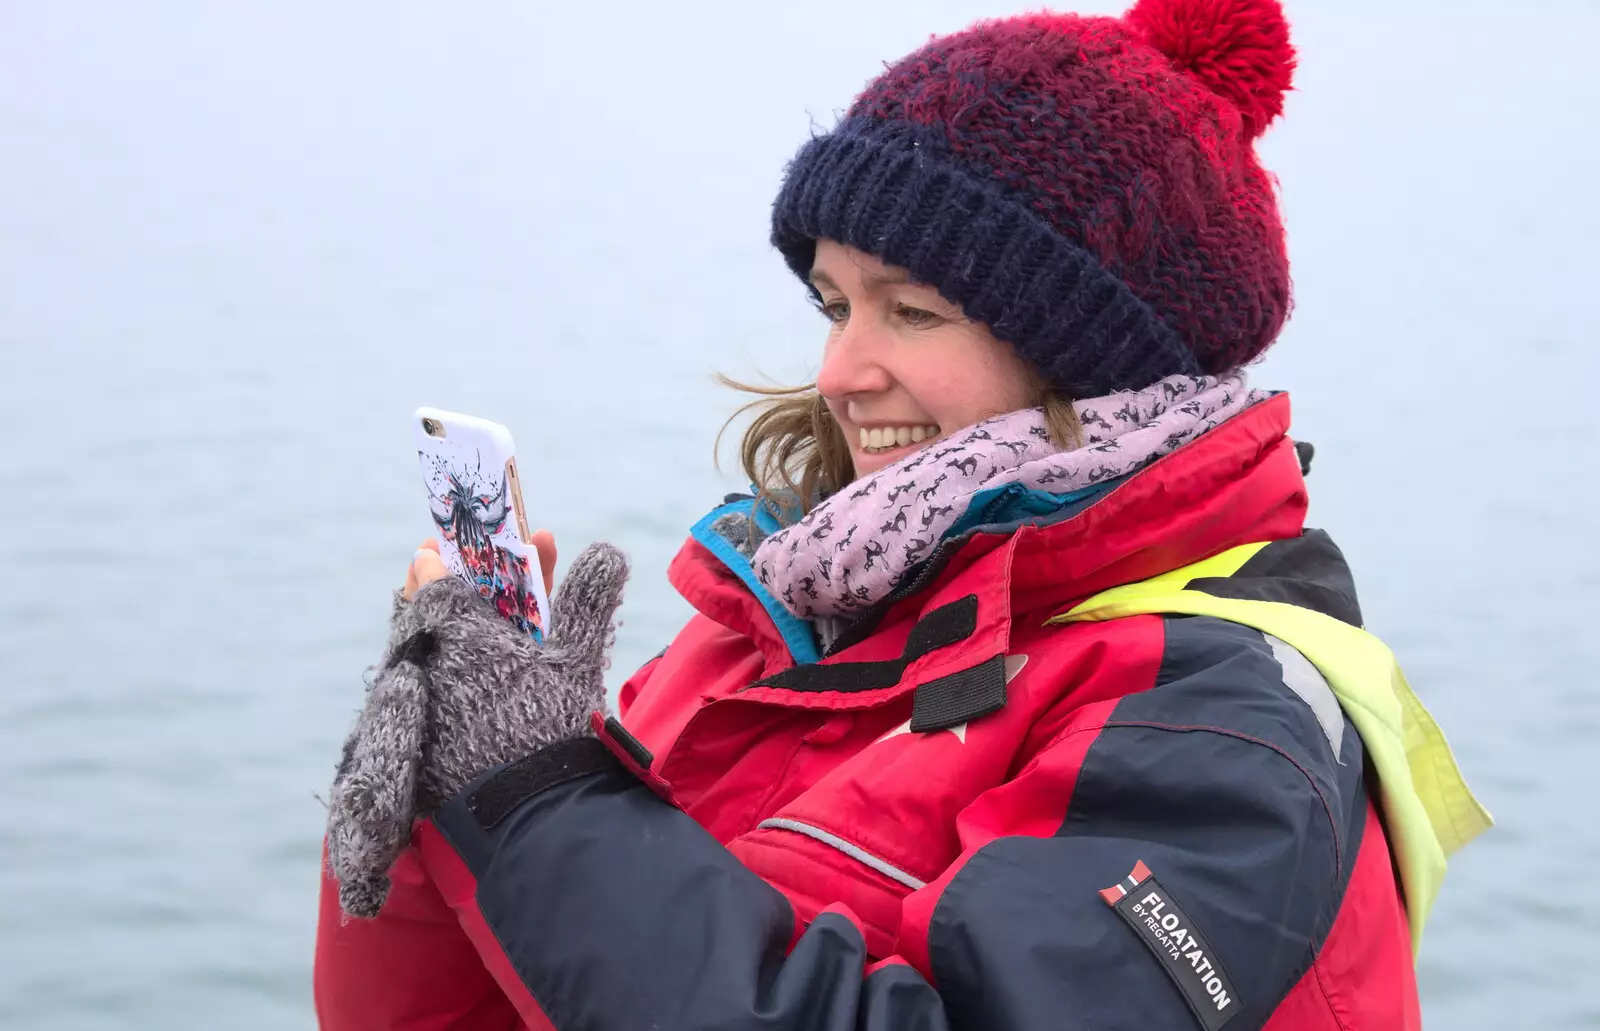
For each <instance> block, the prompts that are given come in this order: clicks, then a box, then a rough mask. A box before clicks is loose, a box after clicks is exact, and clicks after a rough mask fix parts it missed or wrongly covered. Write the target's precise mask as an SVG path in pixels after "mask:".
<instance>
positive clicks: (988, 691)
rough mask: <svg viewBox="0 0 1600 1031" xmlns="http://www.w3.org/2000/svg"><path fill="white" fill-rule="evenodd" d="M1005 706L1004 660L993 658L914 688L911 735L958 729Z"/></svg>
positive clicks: (1002, 658) (1003, 657)
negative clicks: (915, 691) (951, 728)
mask: <svg viewBox="0 0 1600 1031" xmlns="http://www.w3.org/2000/svg"><path fill="white" fill-rule="evenodd" d="M1005 704H1006V658H1005V656H1004V655H996V656H995V657H994V658H992V659H987V660H985V661H983V662H980V663H978V664H977V665H976V666H973V667H971V668H969V669H964V670H961V671H959V672H956V673H951V674H950V675H949V676H945V677H940V678H939V679H938V680H930V681H928V682H927V683H926V684H918V685H917V693H916V694H915V695H913V696H912V702H911V732H912V733H914V734H925V733H927V732H928V731H930V730H945V729H948V728H950V727H959V726H960V725H961V724H963V723H966V722H968V721H970V720H975V719H978V718H979V717H981V716H987V715H989V714H990V713H991V712H998V711H1000V709H1002V708H1004V707H1005Z"/></svg>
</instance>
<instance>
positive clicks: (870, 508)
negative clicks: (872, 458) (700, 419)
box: [753, 373, 1268, 619]
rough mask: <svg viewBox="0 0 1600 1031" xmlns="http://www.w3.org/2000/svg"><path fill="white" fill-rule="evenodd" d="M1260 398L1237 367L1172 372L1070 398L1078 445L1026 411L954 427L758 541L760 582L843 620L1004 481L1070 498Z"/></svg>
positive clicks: (1038, 412)
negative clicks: (1197, 373)
mask: <svg viewBox="0 0 1600 1031" xmlns="http://www.w3.org/2000/svg"><path fill="white" fill-rule="evenodd" d="M1267 396H1268V395H1267V394H1266V393H1265V392H1262V391H1255V390H1251V389H1249V388H1248V387H1247V385H1246V383H1245V377H1244V374H1243V373H1234V374H1233V375H1230V376H1228V377H1225V378H1223V379H1221V380H1218V379H1213V378H1211V377H1192V376H1170V377H1168V378H1167V379H1164V380H1161V381H1160V382H1159V383H1156V384H1155V385H1153V386H1151V387H1147V388H1146V389H1144V390H1139V391H1126V392H1123V393H1118V394H1111V395H1108V396H1106V397H1101V398H1095V399H1092V400H1089V401H1079V402H1077V404H1076V405H1075V407H1076V409H1077V412H1078V419H1079V421H1080V422H1081V423H1082V424H1083V429H1084V437H1085V444H1084V446H1083V447H1081V448H1078V449H1076V450H1072V451H1059V450H1057V449H1056V448H1055V447H1054V446H1052V445H1051V443H1050V440H1049V434H1048V432H1047V431H1046V429H1045V421H1044V412H1043V410H1042V409H1039V408H1028V409H1023V410H1021V411H1016V412H1010V413H1008V414H1006V415H1001V416H997V417H996V418H993V419H989V420H987V421H985V422H980V423H978V424H977V425H975V426H972V427H969V428H968V429H966V430H960V431H957V432H956V433H955V434H952V435H951V436H950V437H947V438H945V439H943V440H939V441H937V442H935V443H933V444H931V445H929V446H927V447H924V448H923V449H922V450H921V451H918V452H916V453H915V454H912V455H908V456H907V457H906V458H904V459H902V460H900V461H899V462H896V463H895V464H894V465H890V466H885V467H884V468H882V469H880V470H878V471H877V472H875V473H873V474H872V475H870V476H866V477H863V478H861V479H858V480H856V481H855V482H854V483H852V484H850V485H849V486H848V487H846V488H845V489H843V490H841V491H839V493H837V494H835V495H833V496H832V497H831V498H828V499H827V500H826V501H824V502H822V504H820V505H818V506H817V507H816V508H814V509H812V510H811V511H810V512H809V513H807V514H806V516H805V517H804V518H803V519H801V520H800V521H799V522H797V523H794V524H793V525H791V526H788V527H786V528H784V529H782V530H780V531H778V532H777V533H774V534H773V535H772V536H770V537H768V538H767V539H766V540H764V541H762V542H761V544H760V546H759V547H757V548H756V550H755V555H754V561H753V565H754V567H755V571H756V576H757V577H758V578H759V579H760V581H761V583H762V585H763V586H765V587H766V588H767V590H768V591H770V592H772V594H773V595H775V596H776V597H777V598H778V599H779V600H780V601H781V602H782V603H783V606H784V607H785V608H786V609H788V610H789V611H790V612H792V613H794V614H795V615H796V616H799V617H800V618H802V619H825V618H830V617H840V616H849V615H851V614H854V613H857V612H859V611H861V610H863V609H866V608H868V607H870V606H872V605H873V604H875V603H877V602H879V601H881V600H883V599H884V598H886V597H888V595H889V594H890V593H891V592H893V590H894V588H895V586H896V585H897V584H898V583H900V581H901V579H902V578H903V577H904V576H905V574H906V573H907V571H908V570H910V569H912V568H913V567H915V566H916V565H917V564H918V563H920V562H922V561H923V560H924V559H926V558H927V557H928V556H929V555H930V554H931V553H932V551H933V548H934V545H935V544H937V543H938V542H939V541H940V540H941V539H942V538H943V537H944V536H945V534H946V533H948V532H949V531H950V530H951V529H952V528H954V527H955V526H956V524H957V523H958V522H959V521H960V520H961V518H962V517H963V516H964V515H966V513H967V509H968V506H969V503H970V502H971V501H972V499H973V497H974V496H975V495H976V494H978V493H979V492H980V491H987V490H992V489H995V488H999V487H1004V486H1007V485H1009V484H1013V483H1016V484H1021V485H1022V486H1023V487H1027V488H1030V489H1038V490H1043V491H1047V492H1049V493H1051V494H1069V493H1072V492H1075V491H1080V490H1083V489H1085V488H1090V487H1094V486H1096V485H1099V484H1104V483H1106V482H1107V481H1111V480H1115V479H1118V478H1119V477H1123V476H1127V475H1128V474H1129V473H1132V472H1134V471H1136V470H1138V469H1141V468H1143V467H1144V466H1146V465H1149V464H1150V463H1151V462H1153V461H1155V460H1156V459H1157V458H1160V457H1161V456H1162V455H1166V454H1169V453H1171V452H1172V451H1175V450H1177V449H1178V448H1180V447H1182V446H1183V445H1184V444H1187V443H1188V442H1189V441H1191V440H1193V439H1194V438H1196V437H1198V436H1200V434H1202V433H1204V432H1206V431H1207V430H1209V429H1211V428H1213V427H1215V426H1217V425H1219V424H1220V423H1222V422H1223V421H1224V420H1226V419H1228V418H1231V417H1232V416H1234V415H1237V414H1238V413H1239V412H1241V411H1243V410H1244V409H1246V408H1248V407H1249V406H1250V405H1252V404H1255V403H1256V402H1257V401H1260V400H1263V399H1264V398H1266V397H1267Z"/></svg>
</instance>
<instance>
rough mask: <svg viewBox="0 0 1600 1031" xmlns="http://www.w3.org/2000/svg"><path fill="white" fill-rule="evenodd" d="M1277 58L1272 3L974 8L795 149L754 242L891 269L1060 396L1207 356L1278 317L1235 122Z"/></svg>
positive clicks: (1204, 361) (794, 255)
mask: <svg viewBox="0 0 1600 1031" xmlns="http://www.w3.org/2000/svg"><path fill="white" fill-rule="evenodd" d="M1293 71H1294V51H1293V49H1292V48H1291V47H1290V45H1289V29H1288V25H1287V24H1286V22H1285V20H1284V16H1283V9H1282V8H1281V7H1280V6H1279V3H1278V2H1277V0H1139V2H1138V3H1137V4H1135V6H1134V7H1133V9H1132V10H1130V11H1128V12H1127V14H1125V15H1124V16H1122V17H1121V18H1107V17H1085V16H1078V15H1072V14H1030V15H1024V16H1020V17H1016V18H1009V19H1004V20H999V21H988V22H981V23H979V24H977V25H974V26H973V27H971V28H969V29H966V30H965V31H962V32H958V33H955V34H954V35H950V36H945V37H942V38H935V39H933V40H931V41H930V42H929V43H928V44H927V45H926V46H924V47H923V48H922V49H920V50H918V51H916V52H915V53H913V54H911V55H910V56H908V57H906V58H904V59H903V60H901V61H900V62H898V63H896V64H894V65H891V66H889V68H888V69H887V70H886V71H885V72H884V73H883V74H882V75H880V76H879V77H878V78H877V79H875V80H874V81H873V82H872V83H870V84H869V85H868V86H867V88H866V90H865V92H863V93H862V94H861V96H859V97H858V98H857V99H856V101H855V103H854V104H853V105H852V106H851V108H850V110H849V111H848V112H847V114H846V115H845V117H844V118H843V119H842V120H841V121H840V123H839V124H838V125H837V126H836V127H835V128H834V129H833V131H831V132H829V133H827V134H825V135H821V136H817V137H815V138H813V139H812V140H810V141H809V142H808V143H806V145H805V146H804V147H802V148H801V150H800V152H799V154H798V155H797V156H796V157H795V159H794V161H793V162H792V163H791V164H790V166H789V169H788V172H787V174H786V176H785V179H784V184H783V188H782V190H781V191H780V193H779V195H778V199H777V201H776V202H775V203H774V205H773V219H772V240H773V243H774V244H775V245H776V246H777V248H778V249H779V251H781V252H782V254H783V256H784V259H785V260H786V261H787V262H788V264H789V267H790V268H791V269H793V270H794V271H795V272H796V273H797V274H798V275H799V276H800V277H801V278H802V279H808V277H809V276H810V273H811V263H812V260H813V258H814V256H815V251H816V241H817V240H819V239H830V240H836V241H838V242H840V243H843V244H847V245H849V246H851V247H855V248H858V249H860V250H863V251H867V252H869V253H871V254H874V255H876V256H877V257H879V258H880V259H882V260H883V261H885V262H887V263H888V264H891V265H899V266H902V267H904V268H906V269H908V270H910V272H911V274H912V276H913V277H914V278H916V279H917V280H918V281H920V282H923V283H927V284H929V285H931V286H933V287H935V288H936V289H938V290H939V292H940V293H941V294H943V295H944V296H945V297H947V298H948V299H950V300H951V301H954V302H956V303H957V304H960V305H961V307H962V308H963V310H964V311H965V312H966V314H967V315H968V317H970V318H973V319H976V320H978V321H980V322H983V323H984V324H986V325H987V326H988V327H989V328H990V329H991V330H992V331H993V333H994V334H995V336H996V337H998V338H999V339H1001V340H1005V341H1007V342H1009V343H1010V344H1011V345H1012V346H1013V347H1015V348H1016V349H1017V351H1018V353H1019V354H1021V355H1022V357H1023V358H1024V359H1025V360H1027V361H1028V362H1029V363H1030V364H1032V365H1033V366H1034V368H1036V369H1037V370H1038V371H1039V372H1040V373H1041V374H1042V375H1043V376H1044V378H1045V379H1046V380H1047V381H1048V382H1049V383H1050V384H1052V385H1053V386H1055V387H1057V388H1059V389H1061V390H1063V391H1065V392H1066V393H1067V394H1068V395H1069V396H1072V397H1079V398H1084V397H1097V396H1100V395H1103V394H1107V393H1111V392H1113V391H1117V390H1127V389H1135V388H1139V387H1144V386H1147V385H1149V384H1151V383H1154V382H1155V381H1157V380H1159V379H1161V378H1163V377H1165V376H1169V375H1174V374H1179V373H1187V374H1190V375H1199V374H1211V375H1217V374H1221V373H1225V372H1228V371H1230V370H1232V369H1235V368H1237V367H1238V366H1240V365H1243V364H1244V363H1246V362H1248V361H1250V360H1251V359H1253V358H1255V357H1256V356H1258V355H1259V354H1261V352H1262V351H1264V350H1265V349H1266V348H1267V346H1268V345H1269V344H1271V343H1272V341H1273V339H1274V338H1275V337H1276V336H1277V334H1278V331H1279V330H1280V329H1281V328H1282V326H1283V322H1284V319H1285V318H1286V317H1287V315H1288V310H1289V263H1288V257H1287V254H1286V252H1285V248H1284V238H1283V225H1282V222H1281V220H1280V218H1279V214H1278V206H1277V201H1276V198H1275V196H1274V193H1273V184H1272V182H1271V180H1270V179H1269V177H1268V175H1267V174H1266V173H1265V172H1264V171H1263V170H1262V168H1261V166H1260V164H1259V163H1258V162H1257V160H1256V155H1255V149H1254V141H1255V140H1256V138H1257V137H1259V136H1260V135H1261V133H1262V132H1263V131H1265V129H1266V128H1267V126H1268V125H1269V124H1270V123H1271V122H1272V121H1273V119H1275V118H1276V117H1277V116H1278V115H1279V113H1280V112H1281V111H1282V109H1283V97H1284V93H1285V92H1286V91H1287V90H1288V89H1289V88H1290V81H1291V77H1292V75H1293Z"/></svg>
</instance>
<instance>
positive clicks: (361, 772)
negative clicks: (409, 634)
mask: <svg viewBox="0 0 1600 1031" xmlns="http://www.w3.org/2000/svg"><path fill="white" fill-rule="evenodd" d="M426 706H427V685H426V683H425V682H424V680H423V678H422V675H421V671H420V670H419V669H418V668H417V667H416V665H414V664H413V663H412V662H409V661H402V662H399V663H396V664H395V665H393V666H391V667H390V668H388V669H386V670H385V671H383V672H382V673H380V674H379V676H378V680H377V682H376V683H375V684H374V686H373V691H372V697H371V698H370V699H369V704H368V706H367V708H366V709H365V710H364V711H363V712H362V714H361V717H360V718H359V719H358V720H357V721H356V727H355V729H354V730H353V731H351V734H350V739H349V740H348V741H347V742H346V744H345V756H344V761H343V762H341V763H340V764H339V772H338V774H337V775H336V776H335V777H334V781H333V791H332V794H331V795H330V797H329V799H328V865H329V867H330V868H331V869H332V870H333V875H334V877H335V878H337V879H338V881H339V904H340V906H341V907H342V908H343V909H344V911H345V912H346V913H349V914H350V915H351V916H357V917H365V918H371V917H375V916H377V915H378V911H379V910H380V909H382V908H383V903H384V900H385V898H387V896H388V894H389V867H390V866H391V865H392V864H393V863H394V861H395V859H396V858H398V857H399V855H400V853H401V852H402V851H403V850H404V849H405V846H406V844H407V842H409V841H410V838H411V823H412V820H413V819H415V817H416V793H417V779H418V774H419V771H420V768H421V763H422V749H423V736H424V732H425V729H426V720H427V715H426Z"/></svg>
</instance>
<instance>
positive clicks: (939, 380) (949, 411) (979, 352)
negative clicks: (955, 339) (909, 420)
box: [901, 341, 1032, 432]
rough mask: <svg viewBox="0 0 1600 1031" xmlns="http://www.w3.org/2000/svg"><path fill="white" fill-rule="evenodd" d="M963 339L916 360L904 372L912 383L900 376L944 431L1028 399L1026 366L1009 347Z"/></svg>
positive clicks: (1013, 407)
mask: <svg viewBox="0 0 1600 1031" xmlns="http://www.w3.org/2000/svg"><path fill="white" fill-rule="evenodd" d="M963 343H965V344H966V345H967V346H963V347H959V348H951V349H950V350H949V351H948V352H947V353H945V354H943V355H940V356H939V358H938V359H937V360H934V361H930V362H927V363H922V364H920V366H919V368H918V369H917V370H916V372H915V374H914V376H908V378H912V379H914V382H907V381H906V380H905V379H902V381H901V382H902V383H903V384H904V385H905V387H906V389H907V390H908V391H909V392H910V393H911V394H912V396H913V397H915V398H916V400H917V403H918V404H919V405H921V406H922V407H923V408H924V409H926V410H927V413H928V414H929V415H931V416H933V418H934V419H935V421H937V422H938V423H939V425H940V426H942V427H943V428H944V429H945V431H946V432H948V431H950V430H954V429H958V428H960V427H962V426H970V425H971V424H973V423H975V422H982V421H983V420H984V419H987V418H989V417H990V416H994V415H1000V414H1003V413H1005V412H1012V411H1016V410H1017V409H1018V408H1023V407H1026V406H1027V405H1028V404H1029V403H1030V401H1031V400H1032V390H1031V388H1030V386H1029V379H1028V373H1027V371H1026V367H1025V366H1023V364H1022V363H1021V361H1020V360H1019V359H1018V358H1017V357H1016V356H1015V355H1014V354H1013V353H1012V352H1011V349H1010V348H1009V347H1007V346H1006V345H1005V344H1001V343H998V342H995V343H994V344H993V345H992V346H984V345H981V344H978V343H977V342H975V341H964V342H963ZM999 349H1004V350H999Z"/></svg>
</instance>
